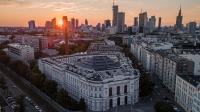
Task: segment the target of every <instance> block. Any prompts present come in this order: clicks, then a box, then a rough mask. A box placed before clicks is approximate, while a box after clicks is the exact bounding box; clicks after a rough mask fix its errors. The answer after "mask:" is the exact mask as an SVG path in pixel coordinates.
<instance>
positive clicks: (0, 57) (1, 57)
mask: <svg viewBox="0 0 200 112" xmlns="http://www.w3.org/2000/svg"><path fill="white" fill-rule="evenodd" d="M9 62H10V57H9V56H7V55H0V63H3V64H9Z"/></svg>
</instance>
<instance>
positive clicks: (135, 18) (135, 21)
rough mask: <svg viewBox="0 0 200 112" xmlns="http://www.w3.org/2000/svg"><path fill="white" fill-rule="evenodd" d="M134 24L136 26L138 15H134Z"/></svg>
mask: <svg viewBox="0 0 200 112" xmlns="http://www.w3.org/2000/svg"><path fill="white" fill-rule="evenodd" d="M134 26H138V17H134Z"/></svg>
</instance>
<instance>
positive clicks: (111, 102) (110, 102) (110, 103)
mask: <svg viewBox="0 0 200 112" xmlns="http://www.w3.org/2000/svg"><path fill="white" fill-rule="evenodd" d="M109 105H110V108H112V107H113V100H112V99H110V101H109Z"/></svg>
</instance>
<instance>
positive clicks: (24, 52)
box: [8, 43, 34, 62]
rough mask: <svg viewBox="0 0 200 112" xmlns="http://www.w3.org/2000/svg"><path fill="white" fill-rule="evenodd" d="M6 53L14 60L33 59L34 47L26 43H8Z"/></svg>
mask: <svg viewBox="0 0 200 112" xmlns="http://www.w3.org/2000/svg"><path fill="white" fill-rule="evenodd" d="M8 55H9V56H10V57H11V58H12V59H14V60H21V61H25V62H27V61H30V60H33V59H34V49H33V48H32V47H30V46H28V45H20V44H16V43H13V44H9V45H8Z"/></svg>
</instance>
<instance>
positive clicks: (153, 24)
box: [150, 16, 156, 29]
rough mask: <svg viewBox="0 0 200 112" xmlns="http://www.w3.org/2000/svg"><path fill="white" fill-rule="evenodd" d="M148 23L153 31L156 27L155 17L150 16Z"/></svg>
mask: <svg viewBox="0 0 200 112" xmlns="http://www.w3.org/2000/svg"><path fill="white" fill-rule="evenodd" d="M150 22H151V24H152V27H153V29H155V27H156V17H155V16H151V18H150Z"/></svg>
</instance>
